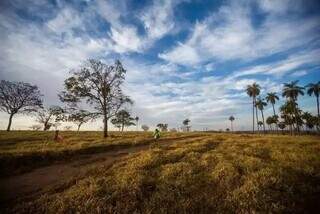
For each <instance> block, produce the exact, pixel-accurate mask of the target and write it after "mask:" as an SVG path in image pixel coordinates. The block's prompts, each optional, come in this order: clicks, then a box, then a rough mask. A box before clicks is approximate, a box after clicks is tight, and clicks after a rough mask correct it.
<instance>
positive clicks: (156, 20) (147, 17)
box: [139, 0, 182, 39]
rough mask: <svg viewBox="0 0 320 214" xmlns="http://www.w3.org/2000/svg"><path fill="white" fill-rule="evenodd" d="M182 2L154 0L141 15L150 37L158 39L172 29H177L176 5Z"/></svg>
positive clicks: (179, 0)
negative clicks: (175, 20) (175, 18)
mask: <svg viewBox="0 0 320 214" xmlns="http://www.w3.org/2000/svg"><path fill="white" fill-rule="evenodd" d="M181 2H182V0H178V1H176V0H159V1H153V2H152V5H151V6H150V7H149V8H147V9H146V10H144V11H143V12H142V13H141V14H140V15H139V18H140V19H141V20H142V22H143V24H144V28H145V30H146V32H147V35H148V37H149V38H150V39H158V38H161V37H163V36H164V35H165V34H167V33H170V32H171V31H176V29H175V30H174V28H175V27H177V25H176V24H175V22H174V7H175V6H176V5H178V4H179V3H181ZM171 33H172V32H171Z"/></svg>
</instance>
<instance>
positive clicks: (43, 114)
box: [37, 106, 66, 131]
mask: <svg viewBox="0 0 320 214" xmlns="http://www.w3.org/2000/svg"><path fill="white" fill-rule="evenodd" d="M65 117H66V116H65V111H64V109H62V108H61V107H60V106H50V107H49V108H43V109H41V110H40V111H38V115H37V121H38V122H39V123H40V124H42V125H43V130H44V131H47V130H49V129H50V128H51V127H52V126H55V125H57V124H56V123H58V122H60V121H63V120H65Z"/></svg>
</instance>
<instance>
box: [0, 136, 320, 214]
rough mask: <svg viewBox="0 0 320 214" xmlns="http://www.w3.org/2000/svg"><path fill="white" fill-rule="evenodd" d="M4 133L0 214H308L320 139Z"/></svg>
mask: <svg viewBox="0 0 320 214" xmlns="http://www.w3.org/2000/svg"><path fill="white" fill-rule="evenodd" d="M61 135H62V136H63V138H64V139H63V142H59V143H57V142H54V141H53V136H54V132H42V131H12V132H4V131H2V132H0V165H1V178H0V181H1V205H2V208H1V213H3V212H5V213H6V212H8V213H270V212H272V213H308V212H309V213H310V212H316V211H317V210H319V209H320V205H319V203H320V137H319V136H289V135H258V134H256V135H252V134H232V133H208V132H190V133H171V132H168V133H164V134H162V136H161V138H160V139H159V140H158V141H157V142H155V140H154V139H153V138H152V133H151V132H124V133H120V132H111V133H110V136H109V137H108V138H107V139H103V138H102V133H101V132H79V133H77V132H72V131H70V132H62V133H61Z"/></svg>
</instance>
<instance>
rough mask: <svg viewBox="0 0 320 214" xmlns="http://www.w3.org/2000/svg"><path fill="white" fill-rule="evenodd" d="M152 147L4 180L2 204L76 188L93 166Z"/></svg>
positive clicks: (1, 183) (98, 155)
mask: <svg viewBox="0 0 320 214" xmlns="http://www.w3.org/2000/svg"><path fill="white" fill-rule="evenodd" d="M201 138H203V137H199V136H196V135H195V136H188V138H187V139H186V138H185V137H178V138H171V139H170V138H169V139H166V140H165V141H163V142H161V143H159V146H161V147H163V146H169V145H170V144H172V143H177V142H181V141H189V140H191V141H192V140H195V139H201ZM149 148H150V145H139V146H133V147H129V148H122V149H116V150H112V151H108V152H103V153H94V154H86V155H80V156H79V157H78V158H77V159H76V160H72V161H63V162H61V163H55V164H52V165H49V166H46V167H41V168H37V169H34V170H33V171H31V172H27V173H24V174H20V175H15V176H10V177H5V178H1V179H0V190H1V195H0V200H1V201H2V203H4V204H7V205H9V204H12V203H16V202H17V201H20V200H28V199H33V198H37V197H39V196H40V195H41V194H43V193H45V192H48V191H58V190H59V188H66V187H68V186H72V185H73V184H75V183H76V182H77V181H78V180H81V179H82V178H84V177H85V175H86V172H87V171H88V170H90V168H92V167H93V166H95V167H96V166H99V165H100V166H104V167H107V168H108V167H111V166H112V164H113V163H115V162H116V161H120V160H121V159H124V158H125V157H127V156H128V155H130V154H135V153H139V152H141V151H144V150H147V149H149Z"/></svg>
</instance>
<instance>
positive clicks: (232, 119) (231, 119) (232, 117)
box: [229, 115, 235, 132]
mask: <svg viewBox="0 0 320 214" xmlns="http://www.w3.org/2000/svg"><path fill="white" fill-rule="evenodd" d="M229 120H230V122H231V131H232V132H233V124H232V122H233V121H234V120H235V118H234V116H232V115H231V116H230V117H229Z"/></svg>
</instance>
